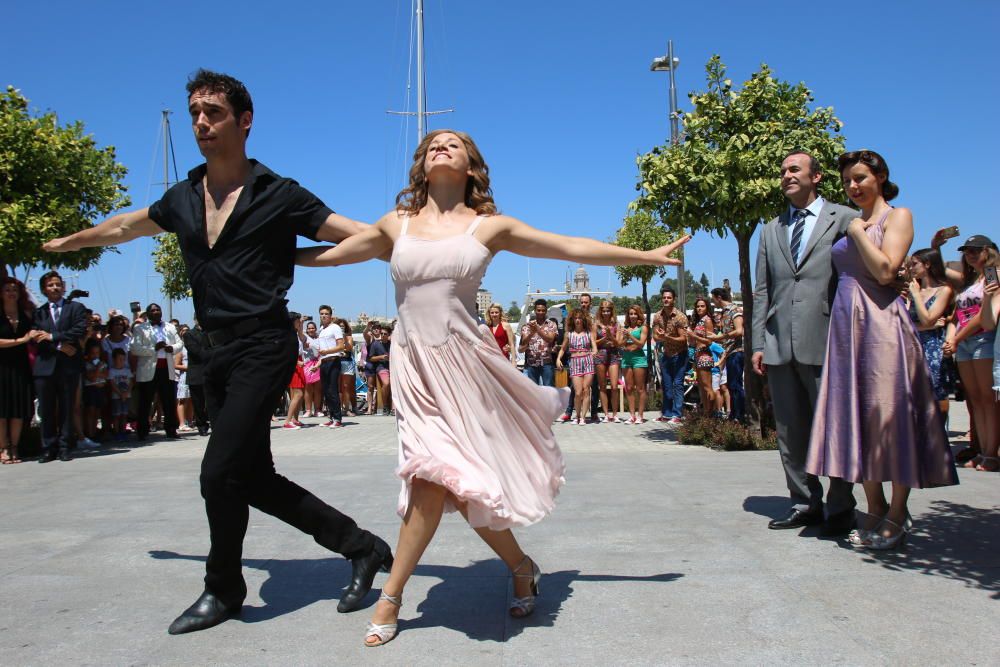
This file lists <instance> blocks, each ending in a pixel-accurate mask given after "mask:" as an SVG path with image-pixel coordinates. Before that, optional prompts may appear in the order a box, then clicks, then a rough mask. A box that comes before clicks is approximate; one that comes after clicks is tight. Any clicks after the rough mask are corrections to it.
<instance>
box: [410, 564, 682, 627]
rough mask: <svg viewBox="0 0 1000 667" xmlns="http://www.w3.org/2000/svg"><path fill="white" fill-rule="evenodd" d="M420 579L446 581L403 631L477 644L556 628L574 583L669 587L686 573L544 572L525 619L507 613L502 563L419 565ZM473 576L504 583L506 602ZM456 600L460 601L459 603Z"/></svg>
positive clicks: (432, 590)
mask: <svg viewBox="0 0 1000 667" xmlns="http://www.w3.org/2000/svg"><path fill="white" fill-rule="evenodd" d="M414 574H415V575H416V576H424V577H435V578H440V579H441V580H442V581H441V583H439V584H436V585H434V586H432V587H431V588H430V590H429V591H428V592H427V599H425V600H424V601H422V602H421V603H420V604H418V605H417V611H418V612H420V617H419V618H415V619H410V620H403V621H401V622H400V632H403V631H406V630H412V629H415V628H429V627H444V628H449V629H451V630H456V631H458V632H462V633H464V634H465V635H466V636H467V637H469V638H470V639H475V640H478V641H494V642H503V641H506V640H508V639H510V638H511V637H516V636H517V635H519V634H521V632H522V631H523V630H524V628H525V627H552V626H554V625H555V623H556V618H557V617H558V616H559V611H560V610H561V609H562V603H563V602H565V601H566V600H568V599H569V598H570V597H572V595H573V586H572V585H571V584H573V583H574V582H589V581H619V582H626V583H627V582H637V583H653V582H661V583H668V582H671V581H674V580H676V579H680V578H681V577H682V576H684V575H682V574H678V573H664V574H654V575H649V576H635V575H617V574H582V573H581V572H580V571H579V570H560V571H557V572H543V573H542V579H541V581H540V582H539V584H538V587H539V596H538V598H537V601H536V602H537V606H536V607H535V613H534V614H532V615H531V616H528V617H527V618H524V619H517V618H513V617H511V616H510V615H509V614H508V603H509V602H510V599H511V597H512V594H513V591H512V590H511V585H510V583H509V581H510V574H509V572H508V570H507V567H506V566H505V565H504V564H503V563H502V562H501V561H499V560H496V559H491V560H481V561H477V562H475V563H473V564H472V565H470V566H468V567H450V566H443V565H418V566H417V570H416V572H415V573H414ZM470 577H481V578H489V579H493V580H495V579H497V578H502V579H503V580H504V581H505V582H508V583H505V587H506V595H505V596H504V598H503V600H500V599H498V598H496V596H495V595H494V594H493V593H492V592H487V591H482V590H479V591H477V590H476V589H474V588H472V587H470V586H469V585H468V581H466V580H467V579H468V578H470ZM456 600H458V601H461V602H460V603H458V604H456ZM484 609H496V610H497V612H498V613H501V614H503V618H505V619H506V620H507V622H506V623H497V622H496V621H495V620H494V619H496V618H497V616H496V615H494V614H490V613H483V610H484Z"/></svg>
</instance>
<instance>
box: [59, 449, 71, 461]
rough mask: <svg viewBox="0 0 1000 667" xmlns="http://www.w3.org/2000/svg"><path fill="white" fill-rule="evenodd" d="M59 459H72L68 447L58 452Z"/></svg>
mask: <svg viewBox="0 0 1000 667" xmlns="http://www.w3.org/2000/svg"><path fill="white" fill-rule="evenodd" d="M59 460H60V461H72V460H73V457H72V456H70V453H69V450H68V449H64V450H62V451H61V452H59Z"/></svg>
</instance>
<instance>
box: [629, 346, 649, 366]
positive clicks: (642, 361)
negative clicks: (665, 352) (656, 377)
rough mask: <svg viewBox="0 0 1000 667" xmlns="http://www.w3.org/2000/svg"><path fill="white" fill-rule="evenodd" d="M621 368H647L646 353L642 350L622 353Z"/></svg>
mask: <svg viewBox="0 0 1000 667" xmlns="http://www.w3.org/2000/svg"><path fill="white" fill-rule="evenodd" d="M622 368H649V362H648V361H647V360H646V353H645V352H643V351H642V350H636V351H633V352H629V351H627V350H626V351H622Z"/></svg>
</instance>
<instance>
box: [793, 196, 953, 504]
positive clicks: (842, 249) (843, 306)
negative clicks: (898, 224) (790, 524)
mask: <svg viewBox="0 0 1000 667" xmlns="http://www.w3.org/2000/svg"><path fill="white" fill-rule="evenodd" d="M887 217H888V213H886V215H884V216H882V219H881V220H879V222H878V224H875V225H872V226H871V227H869V228H868V229H867V230H866V233H867V234H868V237H869V238H870V239H871V240H872V241H873V242H874V243H875V245H877V246H879V247H881V246H882V235H883V232H884V225H885V220H886V218H887ZM831 254H832V256H833V263H834V266H835V267H836V269H837V271H838V273H839V278H838V283H837V294H836V296H835V297H834V301H833V309H832V311H831V313H830V333H829V336H828V338H827V348H826V360H825V362H824V364H823V379H822V384H821V385H820V391H819V397H818V398H817V400H816V414H815V417H814V418H813V427H812V437H811V438H810V440H809V455H808V458H807V460H806V470H807V471H808V472H809V473H811V474H813V475H819V476H824V477H840V478H842V479H845V480H847V481H849V482H855V483H858V482H861V481H864V480H871V481H882V482H889V481H892V482H899V483H901V484H905V485H906V486H909V487H913V488H924V487H931V486H947V485H951V484H958V476H957V474H956V472H955V463H954V460H953V459H952V455H951V447H950V446H949V444H948V435H947V433H946V432H945V429H944V422H943V420H942V417H941V413H940V411H939V409H938V403H937V398H936V397H935V395H934V390H933V388H932V386H931V381H930V376H929V375H928V371H927V364H926V362H925V361H924V354H923V349H922V348H921V345H920V339H919V338H918V336H917V331H916V329H915V328H914V326H913V323H912V322H911V320H910V316H909V314H908V313H907V310H906V306H905V305H904V303H903V300H902V299H901V298H900V297H899V294H898V293H897V292H896V290H895V289H893V287H892V286H887V285H880V284H879V283H878V281H876V280H875V278H874V277H873V276H872V275H871V274H870V273H869V272H868V269H867V268H865V265H864V261H863V260H862V257H861V253H860V252H859V250H858V248H857V246H856V245H855V243H854V241H853V240H851V239H850V237H846V236H845V237H844V238H842V239H841V240H840V241H838V242H837V243H835V244H834V246H833V249H832V251H831Z"/></svg>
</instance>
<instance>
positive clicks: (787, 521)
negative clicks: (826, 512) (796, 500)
mask: <svg viewBox="0 0 1000 667" xmlns="http://www.w3.org/2000/svg"><path fill="white" fill-rule="evenodd" d="M818 523H823V513H822V512H803V511H802V510H797V509H795V508H792V509H791V510H789V511H788V514H787V515H786V516H784V517H782V518H780V519H772V520H771V522H770V523H768V524H767V527H768V528H770V529H771V530H784V529H788V528H802V527H804V526H815V525H816V524H818Z"/></svg>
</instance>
